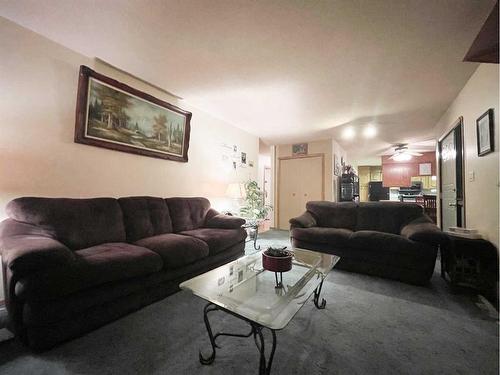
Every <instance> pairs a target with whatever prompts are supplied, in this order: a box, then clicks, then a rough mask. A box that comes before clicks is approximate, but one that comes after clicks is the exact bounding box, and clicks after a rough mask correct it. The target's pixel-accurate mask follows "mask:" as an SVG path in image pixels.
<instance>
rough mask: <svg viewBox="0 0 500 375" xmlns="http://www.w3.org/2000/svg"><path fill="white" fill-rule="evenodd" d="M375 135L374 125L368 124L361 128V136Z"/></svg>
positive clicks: (371, 136)
mask: <svg viewBox="0 0 500 375" xmlns="http://www.w3.org/2000/svg"><path fill="white" fill-rule="evenodd" d="M376 135H377V129H376V128H375V126H373V125H370V126H367V127H366V128H365V129H364V130H363V136H364V137H365V138H373V137H375V136H376Z"/></svg>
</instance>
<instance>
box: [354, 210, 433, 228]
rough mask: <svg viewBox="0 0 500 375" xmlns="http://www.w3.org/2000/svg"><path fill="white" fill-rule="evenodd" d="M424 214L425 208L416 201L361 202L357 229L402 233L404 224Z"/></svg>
mask: <svg viewBox="0 0 500 375" xmlns="http://www.w3.org/2000/svg"><path fill="white" fill-rule="evenodd" d="M423 215H424V213H423V208H422V207H421V206H419V205H417V204H414V203H400V202H394V203H392V202H361V203H359V207H358V219H357V224H356V231H359V230H372V231H379V232H385V233H393V234H400V232H401V228H402V227H403V226H404V225H406V224H407V223H409V222H410V221H412V220H414V219H416V218H418V217H422V216H423Z"/></svg>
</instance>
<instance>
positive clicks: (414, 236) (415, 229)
mask: <svg viewBox="0 0 500 375" xmlns="http://www.w3.org/2000/svg"><path fill="white" fill-rule="evenodd" d="M401 236H403V237H405V238H407V239H409V240H412V241H416V242H423V243H427V244H429V245H435V246H437V245H441V246H443V245H446V244H447V243H448V242H449V237H448V236H447V235H446V234H445V233H443V232H442V231H441V229H439V228H438V226H437V225H435V224H434V223H428V222H422V221H418V220H415V221H413V222H410V223H409V224H407V225H405V226H404V227H403V228H402V229H401Z"/></svg>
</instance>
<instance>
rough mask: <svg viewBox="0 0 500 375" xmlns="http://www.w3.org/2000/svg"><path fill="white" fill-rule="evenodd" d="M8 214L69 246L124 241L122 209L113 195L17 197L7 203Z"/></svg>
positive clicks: (80, 247)
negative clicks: (76, 197) (92, 196)
mask: <svg viewBox="0 0 500 375" xmlns="http://www.w3.org/2000/svg"><path fill="white" fill-rule="evenodd" d="M6 211H7V214H8V215H9V217H10V218H12V219H14V220H16V221H20V222H23V223H28V224H32V225H36V226H39V227H41V228H42V229H44V231H45V232H46V233H48V234H49V235H50V236H51V237H53V238H55V239H57V240H58V241H60V242H61V243H63V244H64V245H66V246H67V247H69V248H70V249H72V250H77V249H83V248H86V247H90V246H94V245H98V244H102V243H106V242H124V241H125V227H124V225H123V217H122V210H121V208H120V205H119V204H118V201H117V200H116V199H113V198H92V199H71V198H34V197H25V198H17V199H14V200H12V201H11V202H9V204H8V205H7V209H6Z"/></svg>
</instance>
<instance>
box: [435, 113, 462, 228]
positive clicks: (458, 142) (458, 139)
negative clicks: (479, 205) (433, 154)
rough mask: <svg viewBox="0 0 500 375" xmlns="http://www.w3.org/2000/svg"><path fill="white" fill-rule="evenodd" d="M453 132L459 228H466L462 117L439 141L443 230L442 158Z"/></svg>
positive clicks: (440, 217)
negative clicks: (445, 141)
mask: <svg viewBox="0 0 500 375" xmlns="http://www.w3.org/2000/svg"><path fill="white" fill-rule="evenodd" d="M452 132H455V137H454V141H455V150H456V153H457V154H456V158H455V163H456V164H455V169H456V181H455V186H456V192H457V201H459V202H461V204H460V205H459V206H460V209H458V208H457V226H459V227H465V191H464V190H465V173H464V172H465V159H464V157H465V154H464V118H463V117H462V116H460V117H459V118H458V120H457V121H455V123H454V124H453V126H452V128H451V130H450V131H448V132H447V133H445V134H444V135H443V136H441V137H440V138H439V140H438V163H439V175H438V178H439V226H440V228H443V180H442V178H441V176H442V170H443V158H442V149H441V147H442V141H443V139H445V138H446V137H447V136H448V135H450V134H451V133H452Z"/></svg>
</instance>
